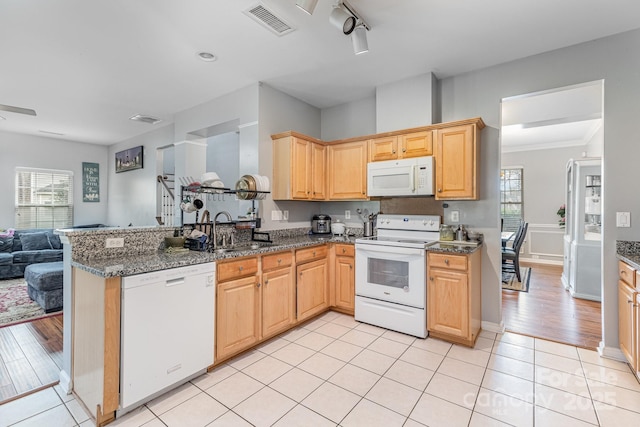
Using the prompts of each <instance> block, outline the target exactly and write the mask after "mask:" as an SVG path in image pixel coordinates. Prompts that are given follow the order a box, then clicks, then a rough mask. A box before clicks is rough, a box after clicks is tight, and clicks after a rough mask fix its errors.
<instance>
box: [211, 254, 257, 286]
mask: <svg viewBox="0 0 640 427" xmlns="http://www.w3.org/2000/svg"><path fill="white" fill-rule="evenodd" d="M217 270H218V282H224V281H225V280H229V279H235V278H237V277H242V276H249V275H251V274H256V273H257V272H258V258H256V257H253V258H243V259H239V260H236V261H225V262H220V263H219V264H218V268H217Z"/></svg>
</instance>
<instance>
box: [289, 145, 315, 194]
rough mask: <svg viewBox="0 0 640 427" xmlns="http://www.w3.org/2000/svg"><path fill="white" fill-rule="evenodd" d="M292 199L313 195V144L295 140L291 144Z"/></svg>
mask: <svg viewBox="0 0 640 427" xmlns="http://www.w3.org/2000/svg"><path fill="white" fill-rule="evenodd" d="M291 144H292V146H291V198H292V199H308V198H309V196H310V195H311V194H310V193H311V185H310V184H311V142H309V141H305V140H304V139H300V138H293V141H292V142H291Z"/></svg>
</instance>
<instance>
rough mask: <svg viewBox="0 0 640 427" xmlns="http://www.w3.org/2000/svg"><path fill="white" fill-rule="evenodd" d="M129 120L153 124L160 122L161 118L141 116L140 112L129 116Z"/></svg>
mask: <svg viewBox="0 0 640 427" xmlns="http://www.w3.org/2000/svg"><path fill="white" fill-rule="evenodd" d="M129 120H133V121H136V122H143V123H149V124H150V125H155V124H156V123H160V122H161V121H162V120H161V119H157V118H155V117H151V116H143V115H142V114H136V115H135V116H133V117H129Z"/></svg>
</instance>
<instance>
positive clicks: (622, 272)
mask: <svg viewBox="0 0 640 427" xmlns="http://www.w3.org/2000/svg"><path fill="white" fill-rule="evenodd" d="M618 274H619V276H620V280H623V281H625V282H627V283H628V284H629V285H631V287H635V286H636V270H635V268H633V267H631V266H630V265H629V264H627V263H626V262H622V261H618Z"/></svg>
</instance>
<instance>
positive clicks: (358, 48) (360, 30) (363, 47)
mask: <svg viewBox="0 0 640 427" xmlns="http://www.w3.org/2000/svg"><path fill="white" fill-rule="evenodd" d="M351 43H353V53H355V54H356V55H360V54H361V53H366V52H369V44H368V43H367V29H366V27H365V26H364V25H363V24H362V23H360V24H358V26H356V28H355V29H354V31H353V33H352V34H351Z"/></svg>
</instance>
